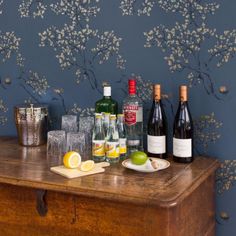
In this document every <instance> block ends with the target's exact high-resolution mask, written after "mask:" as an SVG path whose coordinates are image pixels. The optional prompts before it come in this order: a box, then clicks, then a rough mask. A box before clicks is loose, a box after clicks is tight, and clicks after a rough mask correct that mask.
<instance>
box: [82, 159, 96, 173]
mask: <svg viewBox="0 0 236 236" xmlns="http://www.w3.org/2000/svg"><path fill="white" fill-rule="evenodd" d="M94 165H95V164H94V161H92V160H88V161H85V162H82V164H81V166H80V170H81V171H90V170H92V169H93V168H94Z"/></svg>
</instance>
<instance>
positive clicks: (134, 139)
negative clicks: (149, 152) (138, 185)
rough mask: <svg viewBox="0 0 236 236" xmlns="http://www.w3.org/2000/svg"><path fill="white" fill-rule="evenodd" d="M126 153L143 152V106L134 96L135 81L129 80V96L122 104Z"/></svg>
mask: <svg viewBox="0 0 236 236" xmlns="http://www.w3.org/2000/svg"><path fill="white" fill-rule="evenodd" d="M123 113H124V118H125V128H126V132H127V146H128V153H129V154H130V153H132V152H134V151H138V150H139V151H142V150H143V105H142V101H141V99H140V98H139V97H138V96H137V95H136V80H134V79H130V80H129V95H128V97H127V98H126V99H125V100H124V102H123Z"/></svg>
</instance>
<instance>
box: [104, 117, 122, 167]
mask: <svg viewBox="0 0 236 236" xmlns="http://www.w3.org/2000/svg"><path fill="white" fill-rule="evenodd" d="M119 160H120V149H119V133H118V128H117V124H116V115H110V125H109V129H108V134H107V140H106V161H107V162H110V163H117V162H119Z"/></svg>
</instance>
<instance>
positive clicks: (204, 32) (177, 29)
mask: <svg viewBox="0 0 236 236" xmlns="http://www.w3.org/2000/svg"><path fill="white" fill-rule="evenodd" d="M154 3H155V4H156V5H157V6H158V7H159V10H161V9H163V10H164V11H166V12H167V13H169V12H170V13H176V14H180V15H181V16H182V17H183V21H181V22H176V23H175V25H174V26H172V27H167V26H165V25H162V24H160V25H158V26H156V27H154V28H153V29H151V30H149V31H147V32H144V36H145V38H146V42H145V45H144V46H145V47H146V48H151V47H155V46H156V47H159V48H161V50H162V51H163V53H164V55H166V56H164V59H165V60H166V62H167V64H168V66H169V68H170V71H171V72H185V73H186V77H187V79H188V81H189V85H190V86H193V85H196V84H202V85H203V86H204V88H205V91H206V92H207V93H208V94H211V95H214V96H215V97H216V98H219V93H218V90H216V88H215V83H216V80H215V78H214V77H213V75H212V73H211V70H214V69H216V68H219V67H220V66H222V65H223V64H224V63H226V62H228V61H229V60H230V59H232V58H233V57H234V55H235V53H236V30H235V29H233V30H226V31H224V32H223V33H222V34H220V33H218V32H217V31H216V29H214V28H211V27H209V26H208V24H207V19H208V17H209V16H210V15H213V14H215V13H216V11H217V10H218V9H219V7H220V5H219V4H218V3H216V2H214V1H213V0H212V1H208V2H206V1H203V0H193V1H192V0H191V1H189V0H178V1H175V0H157V1H155V2H153V1H148V0H144V1H138V0H137V1H132V0H121V1H120V8H121V9H122V14H123V15H133V14H134V13H136V14H138V15H141V14H140V12H143V11H142V9H143V5H147V4H149V7H148V10H146V11H145V13H146V15H150V13H151V10H153V7H154ZM157 9H158V8H157ZM212 44H213V47H212V46H208V45H212ZM207 47H208V48H207ZM184 76H185V75H184Z"/></svg>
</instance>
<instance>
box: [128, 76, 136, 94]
mask: <svg viewBox="0 0 236 236" xmlns="http://www.w3.org/2000/svg"><path fill="white" fill-rule="evenodd" d="M129 94H136V80H135V79H129Z"/></svg>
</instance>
